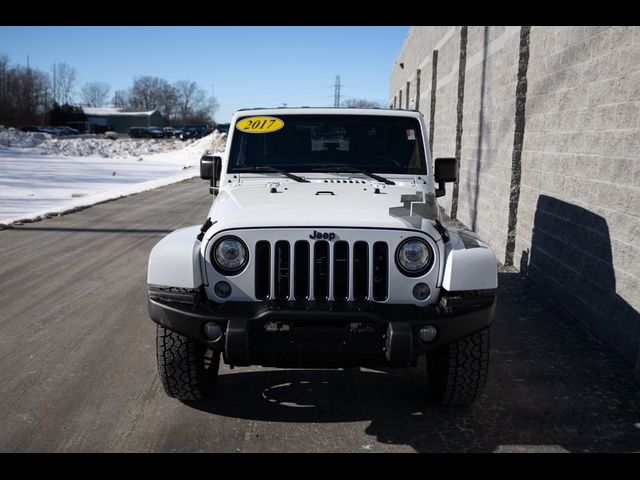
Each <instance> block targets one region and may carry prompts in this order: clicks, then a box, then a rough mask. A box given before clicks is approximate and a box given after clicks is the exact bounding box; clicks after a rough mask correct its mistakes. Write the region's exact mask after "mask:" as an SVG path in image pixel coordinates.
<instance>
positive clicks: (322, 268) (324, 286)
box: [313, 241, 329, 300]
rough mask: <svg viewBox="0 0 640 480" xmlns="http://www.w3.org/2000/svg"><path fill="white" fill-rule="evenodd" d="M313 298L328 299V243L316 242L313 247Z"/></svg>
mask: <svg viewBox="0 0 640 480" xmlns="http://www.w3.org/2000/svg"><path fill="white" fill-rule="evenodd" d="M313 296H314V297H315V299H316V300H327V299H328V298H329V242H325V241H318V242H316V243H315V245H314V247H313Z"/></svg>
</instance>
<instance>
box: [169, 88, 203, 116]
mask: <svg viewBox="0 0 640 480" xmlns="http://www.w3.org/2000/svg"><path fill="white" fill-rule="evenodd" d="M174 86H175V89H176V95H177V99H178V113H179V114H180V116H181V118H182V123H186V122H187V120H188V119H189V117H190V116H194V113H195V111H196V110H201V109H203V108H205V107H204V103H205V98H206V93H205V92H204V90H203V89H201V88H199V87H198V84H197V83H196V82H190V81H188V80H180V81H178V82H176V83H175V84H174Z"/></svg>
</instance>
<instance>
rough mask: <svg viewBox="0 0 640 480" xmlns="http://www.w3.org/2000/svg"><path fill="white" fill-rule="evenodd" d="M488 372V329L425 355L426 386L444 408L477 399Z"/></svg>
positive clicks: (466, 403) (467, 403)
mask: <svg viewBox="0 0 640 480" xmlns="http://www.w3.org/2000/svg"><path fill="white" fill-rule="evenodd" d="M488 370H489V329H488V328H486V329H484V330H480V331H478V332H476V333H474V334H472V335H469V336H468V337H464V338H461V339H460V340H458V341H456V342H453V343H452V344H450V345H447V346H446V347H443V348H441V349H439V350H436V351H434V352H432V353H429V354H427V373H428V375H429V384H430V386H431V390H432V392H433V395H434V397H435V398H436V400H438V401H439V402H440V403H441V404H443V405H469V404H470V403H472V402H473V401H474V400H476V399H477V398H478V396H479V394H480V393H481V391H482V387H484V384H485V382H486V380H487V373H488Z"/></svg>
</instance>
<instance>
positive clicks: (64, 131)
mask: <svg viewBox="0 0 640 480" xmlns="http://www.w3.org/2000/svg"><path fill="white" fill-rule="evenodd" d="M54 129H55V130H56V131H57V132H58V133H57V135H63V136H64V135H78V134H79V133H80V132H79V131H78V130H76V129H75V128H71V127H65V126H57V127H54Z"/></svg>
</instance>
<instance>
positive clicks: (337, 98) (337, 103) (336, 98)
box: [333, 75, 340, 107]
mask: <svg viewBox="0 0 640 480" xmlns="http://www.w3.org/2000/svg"><path fill="white" fill-rule="evenodd" d="M333 106H334V107H339V106H340V75H338V76H337V77H336V86H335V93H334V95H333Z"/></svg>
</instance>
